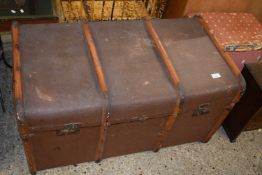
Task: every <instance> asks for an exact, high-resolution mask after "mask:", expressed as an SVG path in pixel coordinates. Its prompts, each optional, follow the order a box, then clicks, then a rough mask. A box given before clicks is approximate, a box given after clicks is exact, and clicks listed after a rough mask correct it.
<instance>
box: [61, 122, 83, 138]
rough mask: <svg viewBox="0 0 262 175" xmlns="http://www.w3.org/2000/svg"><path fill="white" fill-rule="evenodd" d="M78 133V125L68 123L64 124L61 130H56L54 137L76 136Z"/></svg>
mask: <svg viewBox="0 0 262 175" xmlns="http://www.w3.org/2000/svg"><path fill="white" fill-rule="evenodd" d="M79 131H80V124H79V123H69V124H65V125H64V128H63V129H60V130H57V131H56V135H58V136H63V135H71V134H77V133H79Z"/></svg>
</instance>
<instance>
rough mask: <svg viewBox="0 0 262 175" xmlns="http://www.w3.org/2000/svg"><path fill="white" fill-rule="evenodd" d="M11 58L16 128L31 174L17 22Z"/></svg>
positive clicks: (31, 160)
mask: <svg viewBox="0 0 262 175" xmlns="http://www.w3.org/2000/svg"><path fill="white" fill-rule="evenodd" d="M11 31H12V56H13V76H14V83H13V84H14V85H13V86H14V87H13V88H14V103H15V108H16V116H17V127H18V130H19V134H20V136H21V138H22V140H23V145H24V150H25V154H26V158H27V162H28V165H29V170H30V172H31V174H35V173H36V170H37V169H36V164H35V161H34V157H33V149H32V145H31V142H30V138H29V137H28V136H29V134H30V133H29V129H28V125H27V123H26V122H25V121H24V112H23V93H22V76H21V58H20V47H19V29H18V24H17V22H14V23H13V24H12V28H11Z"/></svg>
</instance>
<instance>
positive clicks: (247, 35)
mask: <svg viewBox="0 0 262 175" xmlns="http://www.w3.org/2000/svg"><path fill="white" fill-rule="evenodd" d="M194 15H198V16H201V17H202V18H203V20H204V21H205V22H206V23H207V25H208V27H209V29H210V32H211V33H212V34H214V37H215V39H216V40H217V41H218V43H219V44H220V46H221V47H222V48H224V46H225V45H226V44H232V43H234V44H243V43H258V44H260V45H262V24H261V23H260V22H259V21H258V20H257V19H256V17H255V16H254V15H253V14H250V13H217V12H206V13H198V14H191V15H189V16H191V17H192V16H194Z"/></svg>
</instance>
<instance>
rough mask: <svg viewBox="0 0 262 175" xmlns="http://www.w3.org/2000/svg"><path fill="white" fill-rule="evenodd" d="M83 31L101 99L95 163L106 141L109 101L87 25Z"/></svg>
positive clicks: (98, 59) (100, 157)
mask: <svg viewBox="0 0 262 175" xmlns="http://www.w3.org/2000/svg"><path fill="white" fill-rule="evenodd" d="M83 30H84V34H85V39H86V41H87V44H88V47H89V50H90V53H91V59H92V63H93V67H94V69H95V72H96V75H97V79H98V84H99V88H100V91H101V93H102V97H103V104H102V105H103V107H102V117H101V126H100V134H99V140H98V145H97V150H96V153H95V160H96V162H99V161H100V160H101V159H102V157H103V152H104V145H105V141H106V135H107V127H108V123H109V122H108V119H109V117H110V99H109V95H108V88H107V84H106V80H105V76H104V71H103V68H102V65H101V61H100V58H99V56H98V52H97V49H96V46H95V42H94V40H93V36H92V33H91V30H90V28H89V26H88V24H84V25H83Z"/></svg>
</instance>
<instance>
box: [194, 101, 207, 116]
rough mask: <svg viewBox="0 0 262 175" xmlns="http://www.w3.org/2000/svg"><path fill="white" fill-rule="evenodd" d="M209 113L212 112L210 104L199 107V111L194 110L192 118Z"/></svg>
mask: <svg viewBox="0 0 262 175" xmlns="http://www.w3.org/2000/svg"><path fill="white" fill-rule="evenodd" d="M209 112H210V111H209V103H204V104H201V105H199V106H198V107H197V109H195V110H194V112H193V115H192V116H199V115H204V114H208V113H209Z"/></svg>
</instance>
